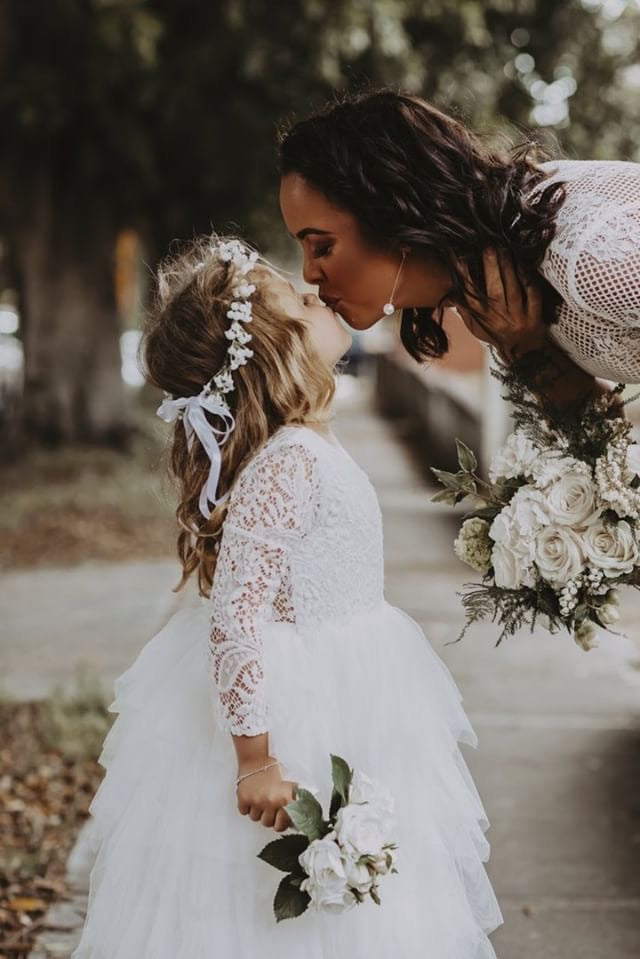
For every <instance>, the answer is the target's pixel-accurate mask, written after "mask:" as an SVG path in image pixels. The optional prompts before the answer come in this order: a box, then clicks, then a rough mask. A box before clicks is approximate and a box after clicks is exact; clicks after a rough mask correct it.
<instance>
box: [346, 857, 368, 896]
mask: <svg viewBox="0 0 640 959" xmlns="http://www.w3.org/2000/svg"><path fill="white" fill-rule="evenodd" d="M345 869H346V873H347V882H348V884H349V886H350V888H352V889H357V890H358V892H361V893H365V894H366V893H368V892H369V890H370V889H371V886H372V885H373V883H374V880H375V878H376V874H375V873H372V872H371V870H370V869H369V868H368V866H367V864H366V863H358V861H357V860H356V859H353V858H351V857H349V858H348V859H347V861H346V864H345Z"/></svg>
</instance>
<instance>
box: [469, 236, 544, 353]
mask: <svg viewBox="0 0 640 959" xmlns="http://www.w3.org/2000/svg"><path fill="white" fill-rule="evenodd" d="M483 265H484V275H485V283H486V290H487V298H488V300H489V306H488V308H487V307H485V305H484V303H483V302H482V300H481V299H480V298H479V297H477V296H475V295H474V294H473V290H474V284H473V281H472V280H471V278H470V276H469V272H468V270H467V268H466V266H465V265H464V264H463V263H461V264H460V266H461V270H462V274H463V276H464V278H465V281H466V284H467V288H468V289H469V290H470V291H471V293H469V294H467V299H468V301H469V305H470V306H471V307H472V308H473V309H474V310H476V311H477V312H478V313H480V314H481V315H482V317H483V320H484V325H481V324H480V323H479V322H478V321H477V320H476V319H475V318H474V317H473V316H472V314H471V313H470V312H469V310H468V309H467V308H466V307H463V306H461V305H459V304H458V303H454V304H453V306H454V307H455V309H456V310H457V312H458V313H459V314H460V316H461V318H462V320H463V322H464V324H465V326H466V327H467V329H468V330H469V331H470V332H471V333H473V335H474V336H475V337H476V338H477V339H479V340H482V341H484V342H485V343H490V344H491V345H492V346H494V347H495V348H496V349H497V350H498V352H499V353H500V354H501V356H502V358H503V360H505V361H506V362H510V361H512V360H513V359H516V358H518V357H521V356H522V355H523V354H525V353H528V352H530V351H531V350H539V349H541V348H542V346H543V344H544V343H545V340H546V332H547V329H546V326H545V323H544V321H543V319H542V296H541V292H540V288H539V286H538V285H537V284H534V283H531V284H526V285H525V284H524V283H523V282H522V281H521V280H520V279H519V278H518V275H517V273H516V270H515V267H514V265H513V261H512V259H511V257H510V256H509V255H508V254H507V253H504V252H502V251H496V250H492V249H487V250H485V251H484V253H483Z"/></svg>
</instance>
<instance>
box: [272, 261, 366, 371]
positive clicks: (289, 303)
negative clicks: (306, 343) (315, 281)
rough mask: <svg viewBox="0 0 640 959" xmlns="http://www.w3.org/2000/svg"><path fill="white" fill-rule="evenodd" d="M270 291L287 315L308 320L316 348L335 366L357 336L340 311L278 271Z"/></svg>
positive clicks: (274, 274) (273, 275)
mask: <svg viewBox="0 0 640 959" xmlns="http://www.w3.org/2000/svg"><path fill="white" fill-rule="evenodd" d="M269 291H270V294H271V296H272V297H273V298H274V299H275V300H276V303H277V306H278V309H280V310H281V311H282V312H283V313H284V314H285V315H286V316H290V317H292V318H294V319H299V320H303V321H304V322H305V323H306V324H307V326H308V327H309V331H310V336H311V341H312V343H313V346H314V349H315V350H316V352H317V353H318V355H319V356H320V358H321V359H322V360H323V361H324V362H325V363H326V364H327V366H328V367H329V368H333V367H334V366H335V364H336V363H337V362H338V360H339V359H340V358H341V357H342V356H344V354H345V353H346V352H347V350H348V349H349V347H350V346H351V342H352V339H353V338H352V336H351V333H349V331H348V330H347V329H346V328H345V326H344V324H343V323H342V322H341V321H340V317H339V316H338V314H337V313H336V312H335V311H334V310H332V309H331V307H329V306H325V304H324V303H323V302H322V301H321V300H320V299H318V297H317V296H316V294H315V293H300V292H299V291H298V290H296V289H295V287H294V286H292V284H291V283H289V281H288V280H285V279H284V277H282V276H280V275H279V274H278V273H273V274H272V275H271V276H270V278H269Z"/></svg>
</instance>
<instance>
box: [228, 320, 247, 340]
mask: <svg viewBox="0 0 640 959" xmlns="http://www.w3.org/2000/svg"><path fill="white" fill-rule="evenodd" d="M224 335H225V336H226V338H227V339H228V340H235V341H236V343H240V344H241V345H242V346H244V344H245V343H248V342H249V340H250V339H251V333H247V331H246V330H245V329H244V327H243V326H242V325H241V324H240V323H239V322H238V320H234V321H233V323H232V324H231V326H230V327H229V329H228V330H226V331H225V334H224Z"/></svg>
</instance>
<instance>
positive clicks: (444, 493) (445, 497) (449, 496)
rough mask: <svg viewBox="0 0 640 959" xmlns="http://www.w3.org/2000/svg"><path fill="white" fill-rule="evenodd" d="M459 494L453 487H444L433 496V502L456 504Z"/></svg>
mask: <svg viewBox="0 0 640 959" xmlns="http://www.w3.org/2000/svg"><path fill="white" fill-rule="evenodd" d="M457 496H458V494H457V493H455V492H454V491H453V490H452V489H443V490H440V492H439V493H436V495H435V496H432V497H431V502H432V503H446V504H447V506H455V505H456V500H457Z"/></svg>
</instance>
